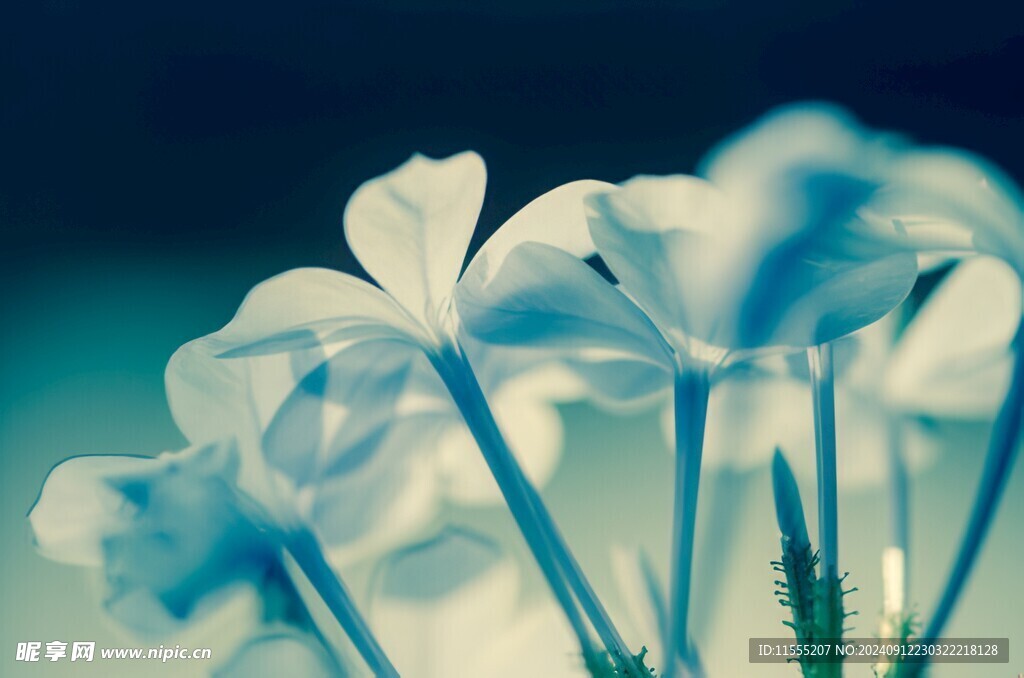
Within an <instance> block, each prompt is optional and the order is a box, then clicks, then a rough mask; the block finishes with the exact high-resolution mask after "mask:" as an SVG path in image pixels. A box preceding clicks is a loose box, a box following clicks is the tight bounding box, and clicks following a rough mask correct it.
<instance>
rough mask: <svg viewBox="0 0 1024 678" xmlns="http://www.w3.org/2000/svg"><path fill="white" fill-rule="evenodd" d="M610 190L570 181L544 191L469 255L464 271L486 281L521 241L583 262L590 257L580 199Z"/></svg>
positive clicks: (590, 244) (607, 186) (596, 184)
mask: <svg viewBox="0 0 1024 678" xmlns="http://www.w3.org/2000/svg"><path fill="white" fill-rule="evenodd" d="M612 188H614V185H613V184H609V183H606V182H603V181H593V180H582V181H573V182H571V183H568V184H564V185H562V186H559V187H558V188H555V189H553V190H551V191H548V192H547V193H545V194H544V195H542V196H540V197H539V198H536V199H534V200H533V201H532V202H530V204H528V205H527V206H526V207H524V208H523V209H521V210H519V211H518V212H516V213H515V214H514V215H513V216H512V218H511V219H509V220H508V221H506V222H505V223H504V224H503V225H502V226H501V228H499V229H498V230H497V231H495V232H494V234H493V235H492V236H491V237H489V238H488V239H487V242H485V243H484V244H483V246H482V247H481V248H480V250H479V251H478V252H477V253H476V254H475V255H474V256H473V260H472V261H471V262H470V263H469V267H468V268H467V271H473V273H472V275H474V276H478V277H479V278H480V279H481V280H483V281H485V282H486V281H488V280H490V278H491V277H492V276H493V274H494V273H496V272H497V271H498V269H499V268H500V267H501V264H502V262H503V261H504V260H505V257H506V256H508V253H509V252H511V251H512V249H513V248H514V247H515V246H516V245H519V244H521V243H524V242H539V243H545V244H547V245H551V246H553V247H557V248H559V249H561V250H565V251H566V252H569V253H570V254H572V255H574V256H577V257H579V258H581V259H585V258H587V257H589V256H591V255H593V254H594V243H593V241H592V240H591V239H590V230H589V229H588V227H587V217H586V213H585V211H584V206H583V199H584V198H585V197H586V196H588V195H590V194H592V193H596V192H598V191H607V190H610V189H612Z"/></svg>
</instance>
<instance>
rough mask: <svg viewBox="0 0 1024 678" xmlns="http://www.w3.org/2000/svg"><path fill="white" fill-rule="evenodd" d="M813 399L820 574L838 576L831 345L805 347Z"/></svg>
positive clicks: (831, 577) (834, 404) (834, 407)
mask: <svg viewBox="0 0 1024 678" xmlns="http://www.w3.org/2000/svg"><path fill="white" fill-rule="evenodd" d="M807 361H808V364H809V365H810V368H811V392H812V396H813V399H814V442H815V445H814V447H815V452H816V454H817V469H818V544H819V548H820V549H821V566H822V577H823V578H824V579H826V580H829V581H831V580H833V579H835V578H837V577H838V576H839V518H838V514H839V509H838V501H837V499H836V485H837V480H836V396H835V377H834V374H833V368H832V345H831V344H823V345H821V346H814V347H812V348H809V349H807Z"/></svg>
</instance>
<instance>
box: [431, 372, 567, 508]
mask: <svg viewBox="0 0 1024 678" xmlns="http://www.w3.org/2000/svg"><path fill="white" fill-rule="evenodd" d="M488 400H489V402H490V403H491V409H492V410H493V412H494V416H495V418H496V419H497V422H498V426H499V427H500V428H501V430H502V432H503V433H504V434H505V438H506V440H507V441H508V445H509V447H510V448H511V449H512V452H513V453H514V454H515V456H516V459H517V460H518V461H519V464H520V465H521V466H522V467H523V470H524V471H525V472H526V475H527V476H528V477H529V478H530V480H531V481H532V482H533V484H534V486H535V487H543V486H544V485H546V484H547V483H548V481H549V480H550V479H551V476H552V475H554V473H555V469H556V468H557V467H558V462H559V460H560V459H561V456H562V439H563V429H562V418H561V416H560V415H559V413H558V410H557V409H556V408H555V407H554V406H553V405H551V404H550V403H547V402H544V401H543V400H540V399H538V398H536V397H531V396H529V395H527V394H526V393H524V390H523V388H522V387H520V386H518V385H515V384H510V385H508V386H506V387H505V388H502V389H500V390H499V391H498V392H497V393H496V394H495V395H494V396H493V397H490V398H489V399H488ZM440 451H441V463H442V465H443V472H444V474H445V492H446V494H447V495H448V497H449V498H451V499H452V500H453V501H455V502H458V503H460V504H470V505H473V504H488V503H492V504H493V503H500V502H501V501H502V495H501V492H500V491H499V489H498V486H497V484H496V483H495V481H494V477H493V475H492V474H491V471H490V469H489V468H488V466H487V464H486V463H485V461H484V457H483V455H482V454H481V452H480V448H479V447H478V446H477V443H476V440H474V439H473V436H472V435H471V434H470V432H469V429H468V428H466V425H465V423H463V421H462V420H461V419H459V420H457V421H454V422H453V425H452V426H450V427H449V428H448V431H447V434H446V435H445V436H444V438H443V439H442V440H441V442H440Z"/></svg>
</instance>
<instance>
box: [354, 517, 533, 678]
mask: <svg viewBox="0 0 1024 678" xmlns="http://www.w3.org/2000/svg"><path fill="white" fill-rule="evenodd" d="M377 581H378V586H377V593H376V595H375V597H374V600H373V603H372V605H371V620H372V623H373V626H374V628H375V629H379V630H380V631H379V634H380V636H381V643H382V644H383V645H384V647H385V649H386V650H387V651H388V653H389V655H390V656H391V658H392V660H393V661H394V662H395V665H396V667H397V668H398V670H399V671H402V672H404V673H415V675H417V676H424V677H425V678H433V677H435V676H437V677H442V676H444V677H447V676H461V675H466V676H470V675H487V674H480V673H475V672H474V664H475V663H476V656H477V655H478V653H485V652H488V651H489V649H490V648H491V647H492V645H493V644H494V643H495V640H496V639H499V638H501V637H502V635H503V634H504V633H506V631H507V629H508V628H509V626H510V624H511V623H512V622H513V620H514V619H515V615H516V612H517V600H518V597H519V585H518V572H517V571H516V568H515V567H514V565H513V564H512V563H511V562H510V561H507V560H504V559H503V558H502V555H501V552H500V551H499V550H498V549H497V546H496V545H495V544H494V543H493V542H491V541H490V540H488V539H486V538H483V537H480V536H478V535H475V534H473V533H469V532H467V531H464V530H460V529H448V530H446V531H444V532H442V533H441V535H440V536H439V537H437V538H435V539H433V540H431V541H429V542H426V543H424V544H418V545H415V546H412V547H409V548H406V549H403V550H402V551H399V552H398V553H397V554H395V555H394V556H392V557H390V558H389V559H388V560H386V561H385V563H384V564H383V565H382V566H381V569H380V572H379V574H378V578H377ZM497 659H498V660H499V661H498V663H499V665H500V664H513V665H514V664H515V662H516V661H517V659H518V658H517V657H501V658H497Z"/></svg>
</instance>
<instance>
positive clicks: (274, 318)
mask: <svg viewBox="0 0 1024 678" xmlns="http://www.w3.org/2000/svg"><path fill="white" fill-rule="evenodd" d="M420 336H421V332H420V330H419V328H418V327H417V326H416V324H415V323H414V322H412V319H411V318H410V317H409V316H408V314H406V313H405V312H404V311H403V310H402V309H401V308H400V307H399V306H398V305H397V304H395V302H394V300H393V299H391V298H390V297H388V295H387V294H385V293H384V292H383V291H381V290H380V289H379V288H377V287H374V286H373V285H371V284H369V283H367V282H365V281H363V280H360V279H359V278H356V277H354V276H351V275H348V274H346V273H339V272H338V271H332V270H329V269H325V268H298V269H294V270H291V271H287V272H285V273H282V274H280V275H278V276H275V277H273V278H270V279H269V280H266V281H264V282H262V283H260V284H259V285H257V286H256V287H254V288H253V289H252V291H250V292H249V294H248V295H247V296H246V297H245V299H244V300H243V301H242V305H241V306H240V307H239V308H238V312H237V313H236V314H235V317H234V318H232V320H231V322H229V323H228V324H227V325H225V326H224V328H223V329H221V330H220V331H218V332H216V333H214V334H212V335H210V336H209V337H207V338H208V339H209V340H210V343H211V348H213V349H215V350H216V351H217V352H216V353H215V354H214V355H216V356H217V357H220V358H239V357H246V356H254V355H267V354H273V353H282V352H287V351H293V350H301V349H307V348H311V347H314V346H316V345H317V344H318V343H321V344H327V343H334V342H339V341H344V340H346V339H353V338H374V337H390V338H396V337H405V338H414V340H415V339H416V338H419V337H420Z"/></svg>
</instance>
